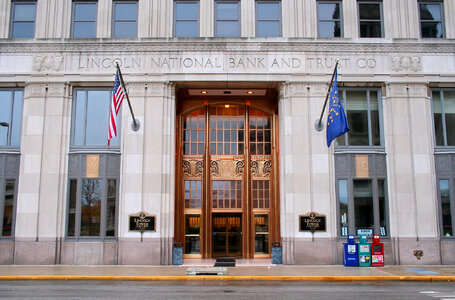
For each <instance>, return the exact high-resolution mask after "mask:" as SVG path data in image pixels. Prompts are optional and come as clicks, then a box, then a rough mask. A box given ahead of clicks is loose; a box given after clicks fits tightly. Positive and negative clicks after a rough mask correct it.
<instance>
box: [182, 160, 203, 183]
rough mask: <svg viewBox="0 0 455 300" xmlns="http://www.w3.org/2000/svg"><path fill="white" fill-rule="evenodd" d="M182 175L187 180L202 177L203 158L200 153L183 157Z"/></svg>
mask: <svg viewBox="0 0 455 300" xmlns="http://www.w3.org/2000/svg"><path fill="white" fill-rule="evenodd" d="M182 167H183V177H184V178H185V179H188V180H196V179H199V180H201V179H202V174H203V173H204V160H203V156H202V155H198V156H184V157H183V163H182Z"/></svg>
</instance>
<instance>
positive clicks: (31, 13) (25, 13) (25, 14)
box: [13, 2, 36, 22]
mask: <svg viewBox="0 0 455 300" xmlns="http://www.w3.org/2000/svg"><path fill="white" fill-rule="evenodd" d="M35 15H36V5H35V3H19V2H18V3H14V16H13V19H14V21H32V22H34V21H35Z"/></svg>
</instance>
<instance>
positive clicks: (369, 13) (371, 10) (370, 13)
mask: <svg viewBox="0 0 455 300" xmlns="http://www.w3.org/2000/svg"><path fill="white" fill-rule="evenodd" d="M359 17H360V20H380V19H381V11H380V5H379V4H378V3H369V4H368V3H359Z"/></svg>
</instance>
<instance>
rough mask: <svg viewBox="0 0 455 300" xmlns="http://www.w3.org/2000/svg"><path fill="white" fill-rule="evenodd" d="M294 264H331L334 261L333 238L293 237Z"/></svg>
mask: <svg viewBox="0 0 455 300" xmlns="http://www.w3.org/2000/svg"><path fill="white" fill-rule="evenodd" d="M294 249H295V255H294V257H295V264H296V265H333V264H335V262H336V244H335V240H334V239H330V238H327V239H314V241H313V240H312V239H307V238H305V239H295V248H294Z"/></svg>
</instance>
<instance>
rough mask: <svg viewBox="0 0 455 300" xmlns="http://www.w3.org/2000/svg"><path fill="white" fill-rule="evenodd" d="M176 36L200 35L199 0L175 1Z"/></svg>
mask: <svg viewBox="0 0 455 300" xmlns="http://www.w3.org/2000/svg"><path fill="white" fill-rule="evenodd" d="M174 10H175V12H174V36H176V37H197V36H199V1H175V5H174Z"/></svg>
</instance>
